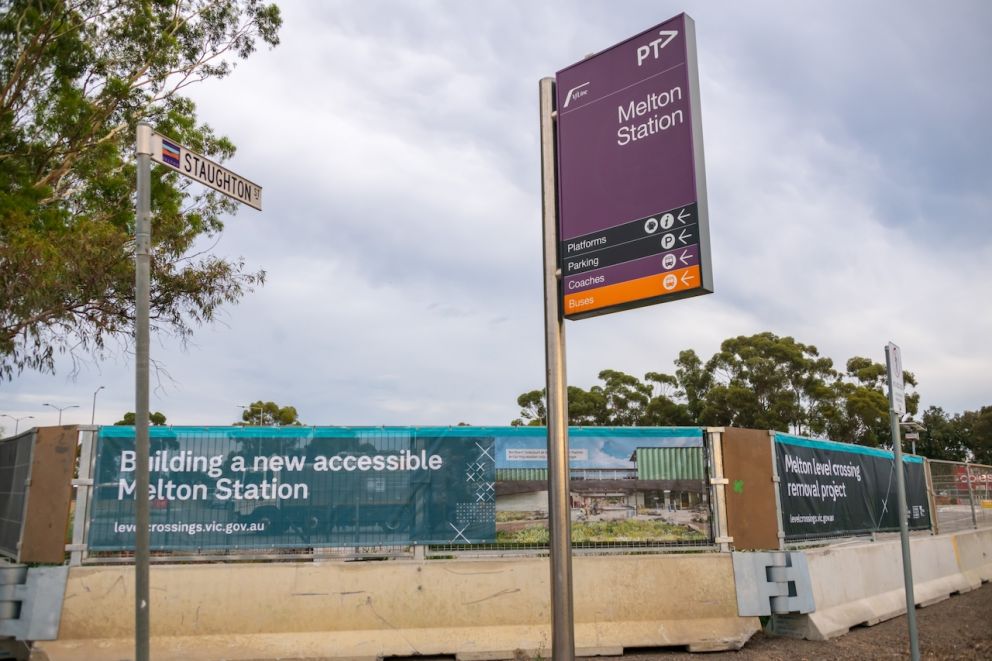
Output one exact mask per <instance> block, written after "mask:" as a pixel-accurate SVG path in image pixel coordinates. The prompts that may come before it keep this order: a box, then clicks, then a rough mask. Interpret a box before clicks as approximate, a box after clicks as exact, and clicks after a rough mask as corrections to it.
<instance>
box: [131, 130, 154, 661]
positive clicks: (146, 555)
mask: <svg viewBox="0 0 992 661" xmlns="http://www.w3.org/2000/svg"><path fill="white" fill-rule="evenodd" d="M135 151H136V152H137V161H138V162H137V166H138V190H137V213H136V215H135V227H134V273H135V292H134V297H135V301H134V344H135V383H134V443H135V460H136V462H137V466H136V467H135V473H136V476H135V477H136V481H137V485H136V489H135V491H136V495H135V499H134V500H135V514H134V523H135V530H134V574H135V576H134V657H135V659H136V661H148V659H149V629H150V627H149V621H150V618H149V603H148V602H149V563H150V559H151V558H150V556H151V554H150V552H149V547H150V545H151V544H150V539H149V529H148V527H149V526H148V524H149V522H150V516H149V512H148V481H149V479H148V455H149V446H148V388H149V384H148V365H149V344H150V342H149V307H150V304H151V303H150V301H151V242H152V230H151V166H152V162H151V155H152V129H151V127H150V126H149V125H148V124H144V123H141V124H138V135H137V144H136V150H135Z"/></svg>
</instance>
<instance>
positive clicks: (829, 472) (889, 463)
mask: <svg viewBox="0 0 992 661" xmlns="http://www.w3.org/2000/svg"><path fill="white" fill-rule="evenodd" d="M775 460H776V462H777V466H778V475H779V495H780V499H781V503H782V528H783V530H784V532H785V538H786V539H787V540H788V539H797V538H805V537H823V536H841V535H848V534H852V533H866V532H882V531H892V530H898V529H899V519H898V516H899V512H898V506H897V497H896V475H895V458H894V455H893V454H892V453H891V452H888V451H886V450H879V449H877V448H869V447H864V446H860V445H849V444H846V443H834V442H832V441H820V440H813V439H808V438H800V437H797V436H790V435H788V434H775ZM903 475H904V477H905V481H906V506H907V508H908V510H909V511H908V522H909V527H910V528H911V529H914V530H926V529H929V528H930V525H931V524H930V508H929V504H928V500H927V487H926V474H925V472H924V465H923V459H922V458H920V457H915V456H911V455H909V456H906V455H904V456H903Z"/></svg>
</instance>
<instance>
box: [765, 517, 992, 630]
mask: <svg viewBox="0 0 992 661" xmlns="http://www.w3.org/2000/svg"><path fill="white" fill-rule="evenodd" d="M910 550H911V554H912V563H913V593H914V597H915V601H916V604H917V605H921V606H926V605H929V604H933V603H937V602H938V601H942V600H943V599H946V598H947V597H948V596H949V595H951V594H954V593H957V592H963V591H967V590H970V589H973V588H974V587H977V585H976V577H978V576H981V575H982V574H983V573H985V572H988V573H992V560H990V558H992V531H977V532H976V531H970V532H968V533H956V534H953V535H939V536H932V537H914V538H913V539H912V540H911V543H910ZM807 562H808V564H809V570H810V580H811V582H812V584H813V595H814V601H815V603H816V611H815V612H813V613H810V614H808V615H786V616H774V617H773V618H772V620H771V622H770V625H769V629H770V630H771V631H773V632H774V633H776V634H779V635H785V636H793V637H798V638H806V639H809V640H827V639H830V638H834V637H836V636H840V635H843V634H845V633H847V632H848V631H849V630H850V628H851V627H853V626H858V625H869V626H871V625H874V624H877V623H879V622H882V621H885V620H888V619H891V618H893V617H896V616H898V615H901V614H903V613H905V612H906V597H905V592H904V579H903V568H902V547H901V543H900V541H899V539H898V538H895V539H888V540H884V541H877V542H866V543H864V544H857V545H852V546H841V547H827V548H823V549H816V550H811V551H807ZM980 582H981V581H980V580H979V581H978V584H980Z"/></svg>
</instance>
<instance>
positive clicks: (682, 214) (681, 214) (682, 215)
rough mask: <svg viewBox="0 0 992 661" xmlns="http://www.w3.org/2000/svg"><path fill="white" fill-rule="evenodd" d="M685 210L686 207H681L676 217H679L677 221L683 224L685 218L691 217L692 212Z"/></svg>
mask: <svg viewBox="0 0 992 661" xmlns="http://www.w3.org/2000/svg"><path fill="white" fill-rule="evenodd" d="M687 210H688V209H682V211H679V215H678V219H679V222H680V223H682V224H683V225H685V219H686V218H691V217H692V214H691V213H686V211H687Z"/></svg>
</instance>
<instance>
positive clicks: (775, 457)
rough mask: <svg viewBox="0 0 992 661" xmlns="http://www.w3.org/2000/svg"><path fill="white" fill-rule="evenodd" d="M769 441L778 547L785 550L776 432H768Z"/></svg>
mask: <svg viewBox="0 0 992 661" xmlns="http://www.w3.org/2000/svg"><path fill="white" fill-rule="evenodd" d="M768 442H769V443H770V444H771V448H772V483H774V485H775V522H776V523H777V524H778V549H779V550H780V551H784V550H785V524H784V522H783V521H782V493H781V491H780V490H779V483H780V482H781V481H782V479H781V478H780V477H779V474H778V453H777V452H776V448H775V432H773V431H769V432H768Z"/></svg>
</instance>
